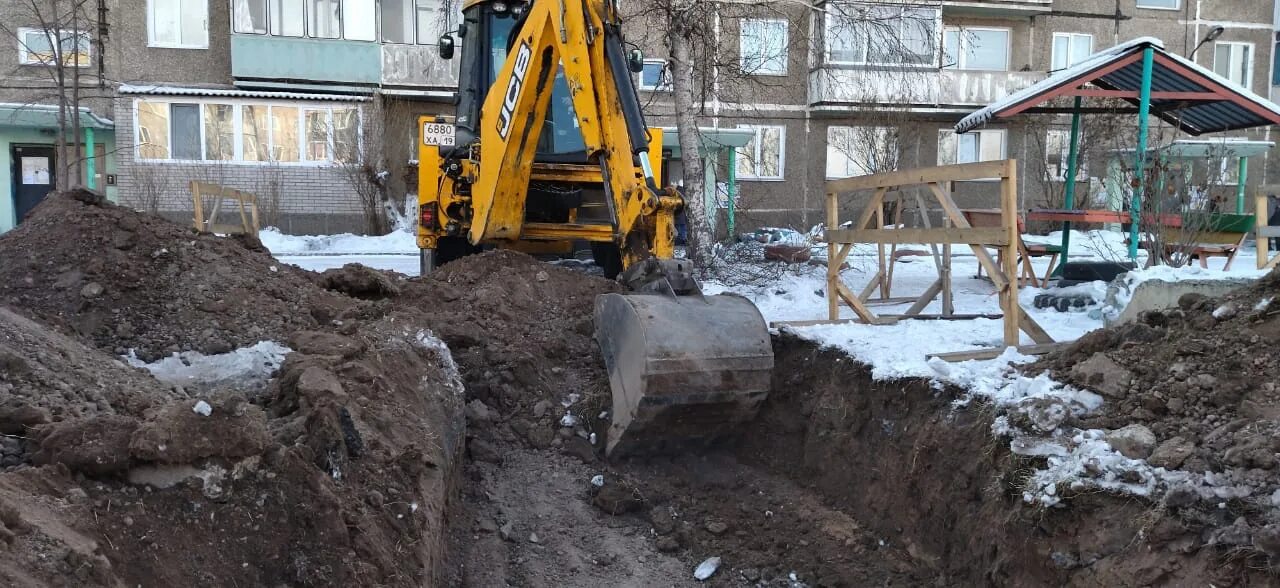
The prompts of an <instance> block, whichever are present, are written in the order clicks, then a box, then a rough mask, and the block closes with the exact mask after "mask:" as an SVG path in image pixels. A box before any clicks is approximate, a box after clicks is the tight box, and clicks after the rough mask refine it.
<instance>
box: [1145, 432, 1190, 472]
mask: <svg viewBox="0 0 1280 588" xmlns="http://www.w3.org/2000/svg"><path fill="white" fill-rule="evenodd" d="M1195 451H1196V446H1195V444H1194V443H1191V442H1190V441H1187V440H1186V439H1183V438H1182V437H1173V438H1170V439H1166V440H1165V441H1164V442H1162V443H1160V445H1158V446H1156V448H1155V450H1154V451H1152V452H1151V456H1150V457H1148V458H1147V463H1150V464H1151V465H1153V466H1155V467H1158V468H1165V469H1167V470H1172V469H1177V468H1178V467H1179V466H1181V465H1182V462H1184V461H1186V460H1187V458H1188V457H1191V455H1192V454H1194V453H1195Z"/></svg>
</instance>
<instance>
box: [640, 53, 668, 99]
mask: <svg viewBox="0 0 1280 588" xmlns="http://www.w3.org/2000/svg"><path fill="white" fill-rule="evenodd" d="M639 79H640V89H641V90H649V91H651V92H652V91H662V92H666V91H670V90H671V69H670V68H668V67H667V62H666V61H663V60H661V59H646V60H644V70H643V71H641V72H640V75H639Z"/></svg>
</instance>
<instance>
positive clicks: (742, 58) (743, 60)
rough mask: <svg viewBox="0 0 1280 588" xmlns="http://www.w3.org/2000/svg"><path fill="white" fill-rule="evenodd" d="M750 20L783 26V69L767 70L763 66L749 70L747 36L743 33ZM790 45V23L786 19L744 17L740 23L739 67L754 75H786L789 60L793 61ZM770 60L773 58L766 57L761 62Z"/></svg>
mask: <svg viewBox="0 0 1280 588" xmlns="http://www.w3.org/2000/svg"><path fill="white" fill-rule="evenodd" d="M749 22H751V23H759V24H760V25H761V26H777V25H781V26H782V69H781V70H780V71H778V70H766V69H763V68H755V69H752V70H751V71H747V67H748V66H747V47H746V42H747V37H746V35H743V34H742V31H743V30H744V29H745V28H746V23H749ZM790 47H791V30H790V23H788V22H787V21H785V20H782V19H778V18H744V19H742V20H741V21H740V22H739V24H738V68H739V69H741V70H742V72H743V73H744V74H747V75H753V76H779V77H782V76H786V75H787V62H788V61H791V55H790V54H789V52H788V50H789V49H790ZM768 61H771V59H770V58H769V57H765V58H764V59H762V60H761V63H762V64H763V63H765V62H768Z"/></svg>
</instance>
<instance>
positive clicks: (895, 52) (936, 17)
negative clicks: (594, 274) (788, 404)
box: [637, 0, 1276, 229]
mask: <svg viewBox="0 0 1280 588" xmlns="http://www.w3.org/2000/svg"><path fill="white" fill-rule="evenodd" d="M722 16H723V19H722V20H721V21H720V22H719V23H718V27H717V29H716V35H717V36H718V38H719V41H718V42H717V43H716V45H717V51H716V56H715V57H714V58H708V59H705V60H703V62H704V63H715V64H717V65H715V66H712V67H711V68H710V70H711V71H706V72H702V73H703V74H704V75H702V76H701V77H700V84H701V85H702V86H704V87H703V88H701V90H702V91H703V93H704V95H705V96H706V97H707V98H706V100H707V103H708V106H707V107H706V108H705V109H704V110H703V117H702V120H701V121H700V124H703V125H705V126H708V127H738V128H743V129H747V130H749V131H751V132H752V133H753V134H754V137H755V138H754V139H753V140H752V141H751V142H750V143H749V144H748V145H746V146H745V147H744V148H743V149H740V150H739V152H738V153H737V154H736V157H735V161H734V163H733V165H734V167H735V168H736V169H735V170H733V171H734V172H735V174H734V175H735V176H736V181H737V184H738V186H737V192H738V201H737V202H736V207H735V208H736V215H737V225H738V226H739V227H743V228H751V227H753V226H760V225H781V226H792V227H796V228H801V229H804V228H807V227H809V226H811V225H814V224H817V223H819V222H821V219H822V213H821V206H822V195H823V193H824V192H823V183H824V181H825V180H826V179H828V178H837V177H847V176H851V175H861V174H865V173H870V172H875V171H886V170H888V169H892V168H898V169H902V168H908V167H918V166H930V165H939V164H948V163H964V162H971V161H983V160H993V159H1003V158H1016V159H1019V160H1020V161H1021V162H1022V163H1023V166H1022V170H1023V171H1022V174H1021V176H1022V177H1021V178H1020V179H1019V189H1020V195H1021V198H1022V199H1023V202H1024V206H1034V205H1039V204H1041V203H1042V202H1044V201H1045V199H1046V198H1049V197H1050V194H1052V193H1053V192H1054V191H1055V189H1056V190H1057V191H1058V192H1059V193H1060V191H1061V184H1062V180H1063V179H1064V177H1065V173H1066V170H1065V169H1064V168H1065V165H1064V160H1065V157H1064V155H1065V153H1064V152H1065V150H1066V146H1067V142H1068V141H1067V135H1068V128H1069V127H1068V122H1069V121H1068V119H1067V118H1065V117H1055V116H1053V115H1043V114H1042V115H1026V116H1024V117H1021V118H1018V119H1014V120H1012V121H1009V122H1008V123H1001V124H993V125H990V126H988V127H986V128H984V129H981V130H978V131H975V132H970V133H966V134H964V135H956V134H954V133H953V132H952V131H951V129H952V127H953V125H954V124H955V123H956V122H957V121H958V120H959V119H960V118H962V117H964V116H965V115H967V114H969V113H971V112H973V111H974V110H977V109H979V108H981V107H982V106H985V105H987V104H989V103H991V102H994V101H996V100H999V99H1001V98H1003V97H1005V96H1007V95H1009V94H1011V93H1013V92H1016V91H1018V90H1020V89H1022V88H1025V87H1027V86H1029V85H1031V84H1034V83H1036V82H1037V81H1040V80H1042V79H1044V78H1045V77H1046V76H1048V75H1049V72H1051V71H1054V70H1059V69H1063V68H1065V67H1069V66H1070V65H1073V64H1075V63H1077V62H1079V61H1080V60H1081V59H1083V58H1084V57H1085V56H1087V55H1090V54H1091V53H1093V52H1095V51H1099V50H1103V49H1106V48H1108V47H1111V46H1114V45H1116V44H1119V43H1121V42H1123V41H1126V40H1129V39H1132V38H1135V37H1143V36H1152V37H1157V38H1159V39H1161V40H1162V42H1163V43H1164V45H1165V47H1166V48H1168V49H1169V50H1170V51H1173V52H1176V53H1179V54H1181V55H1184V56H1186V55H1190V54H1191V53H1192V52H1193V50H1194V52H1195V54H1194V59H1195V61H1196V62H1197V63H1199V64H1201V65H1203V66H1205V67H1208V68H1210V69H1212V70H1214V71H1215V72H1217V73H1218V74H1220V75H1222V76H1224V77H1227V78H1229V79H1231V80H1232V81H1234V82H1236V83H1239V84H1241V85H1242V86H1245V87H1248V88H1250V89H1252V90H1253V92H1255V93H1257V94H1259V95H1262V96H1267V95H1269V94H1270V90H1271V80H1272V76H1273V71H1272V61H1273V55H1272V52H1273V50H1274V43H1273V41H1274V38H1273V34H1274V31H1275V29H1276V27H1275V24H1274V23H1275V18H1274V14H1273V2H1271V1H1269V0H1268V1H1257V2H1235V1H1230V0H963V1H950V0H945V1H934V2H927V1H910V2H890V1H880V2H847V1H835V2H832V1H828V2H824V3H820V4H819V5H818V6H817V8H816V9H814V10H809V9H806V8H804V7H802V6H801V7H796V6H794V5H790V4H788V3H760V4H759V5H757V6H756V7H755V8H754V9H746V10H744V11H743V12H742V13H740V14H733V15H729V14H724V15H722ZM1216 26H1221V27H1223V28H1224V30H1223V32H1222V34H1221V35H1220V36H1219V37H1217V39H1216V40H1213V41H1209V42H1206V43H1204V44H1200V41H1201V40H1202V39H1204V38H1205V36H1206V34H1207V33H1208V32H1209V31H1210V30H1211V29H1212V28H1213V27H1216ZM650 30H651V27H650V26H649V25H648V24H646V25H644V29H642V30H639V31H637V34H638V35H640V36H644V37H646V45H647V46H648V47H650V48H651V49H654V48H657V47H660V43H661V39H660V38H658V37H657V35H655V34H654V33H652V32H648V31H650ZM1197 46H1199V47H1198V48H1197ZM653 52H654V53H655V55H656V54H658V53H660V52H661V50H656V51H653ZM661 68H662V62H661V61H660V60H659V61H656V62H655V63H653V64H652V66H651V68H648V69H647V71H646V73H645V74H644V75H645V76H646V77H648V78H649V82H650V83H648V84H644V85H642V87H650V88H653V87H654V86H655V84H661V83H664V82H665V80H662V79H661V78H660V74H659V73H658V71H659V70H660V69H661ZM645 97H646V103H647V104H649V111H650V113H651V116H652V118H653V119H654V120H655V121H657V122H658V123H659V124H664V125H670V124H673V121H672V119H671V117H670V116H669V115H670V114H671V112H672V111H671V102H670V92H669V88H668V87H667V86H663V87H658V88H655V89H653V90H648V91H646V94H645ZM1129 116H1130V120H1131V117H1132V115H1129ZM1085 120H1086V123H1085V126H1086V130H1088V127H1089V124H1090V123H1089V122H1088V121H1089V120H1090V116H1088V115H1086V117H1085ZM651 122H653V121H651ZM1131 124H1132V125H1136V121H1132V123H1131ZM1131 128H1132V127H1129V128H1122V129H1118V130H1117V129H1112V128H1108V129H1098V130H1097V131H1098V132H1096V133H1095V134H1096V135H1102V134H1104V133H1103V131H1104V130H1105V134H1106V135H1107V136H1106V137H1102V136H1097V137H1095V138H1094V140H1093V141H1092V142H1088V143H1087V144H1086V152H1085V153H1084V159H1085V166H1084V168H1083V169H1082V170H1081V172H1080V176H1079V177H1080V179H1081V180H1087V179H1088V178H1094V179H1093V180H1092V181H1087V182H1085V181H1082V182H1081V183H1080V184H1079V185H1080V186H1081V187H1082V188H1081V189H1082V190H1094V191H1097V190H1100V189H1102V188H1101V179H1103V178H1104V177H1105V176H1106V175H1107V173H1108V171H1107V168H1108V165H1109V160H1113V159H1114V157H1115V152H1116V151H1117V147H1122V146H1124V145H1120V144H1119V141H1120V140H1121V138H1122V137H1123V136H1126V133H1127V132H1128V131H1129V130H1131ZM1087 134H1088V133H1087V132H1086V135H1087ZM1270 134H1271V131H1270V129H1260V130H1254V131H1250V132H1243V133H1239V135H1240V136H1241V137H1245V138H1250V139H1268V138H1270ZM1104 138H1105V139H1106V140H1103V139H1104ZM1250 159H1251V162H1250V170H1251V171H1250V173H1249V174H1248V177H1247V182H1248V184H1249V185H1257V184H1259V183H1262V182H1264V181H1266V179H1267V178H1269V177H1272V176H1274V175H1275V170H1273V169H1272V168H1273V167H1274V166H1272V165H1269V161H1268V159H1269V157H1268V156H1267V155H1258V156H1254V157H1251V158H1250ZM728 165H729V163H728V161H727V160H725V159H722V160H721V161H720V166H719V167H720V168H721V170H720V171H721V173H720V174H719V177H720V178H721V179H722V180H723V179H724V178H726V177H727V176H728V175H729V174H728V173H727V171H728V170H727V169H725V168H726V167H727V166H728ZM1230 167H1231V168H1233V166H1230ZM1222 171H1223V172H1224V178H1223V180H1222V181H1223V182H1224V183H1231V182H1234V181H1236V178H1234V177H1232V176H1233V174H1232V173H1230V172H1231V169H1228V168H1224V169H1223V170H1222ZM1055 187H1056V188H1055ZM955 190H956V194H957V200H958V201H959V202H960V203H961V204H962V205H965V206H975V207H980V206H995V205H996V203H997V202H998V200H997V199H996V195H995V193H994V190H993V189H992V184H990V183H987V182H967V183H964V184H963V185H958V186H956V187H955ZM722 214H724V211H722Z"/></svg>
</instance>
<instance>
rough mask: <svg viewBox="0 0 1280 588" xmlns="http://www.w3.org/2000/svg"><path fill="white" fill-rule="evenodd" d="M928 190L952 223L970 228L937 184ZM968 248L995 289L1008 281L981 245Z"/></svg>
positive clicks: (967, 221)
mask: <svg viewBox="0 0 1280 588" xmlns="http://www.w3.org/2000/svg"><path fill="white" fill-rule="evenodd" d="M1002 183H1003V182H1002ZM929 190H930V191H931V192H933V195H934V197H935V198H937V199H938V204H940V205H941V206H942V210H943V212H945V213H946V214H947V218H949V219H951V222H952V223H953V224H955V225H956V226H957V227H960V228H962V229H971V228H972V227H970V226H969V220H968V219H966V218H965V217H964V214H963V213H961V212H960V207H958V206H956V203H955V201H954V200H952V199H951V195H950V194H947V193H946V192H943V191H942V188H940V187H938V185H937V184H929ZM1006 238H1007V237H1006ZM969 248H970V249H972V250H973V254H974V256H976V257H977V258H978V263H981V264H982V267H983V268H985V269H986V270H987V274H989V275H990V276H991V282H992V283H993V284H995V286H996V289H997V290H1000V289H1003V288H1004V286H1005V284H1007V283H1008V278H1007V277H1005V276H1004V275H1003V272H1001V271H1000V270H999V269H998V266H997V265H996V260H994V259H992V258H991V253H990V252H988V251H987V249H986V247H983V246H982V245H970V246H969Z"/></svg>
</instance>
